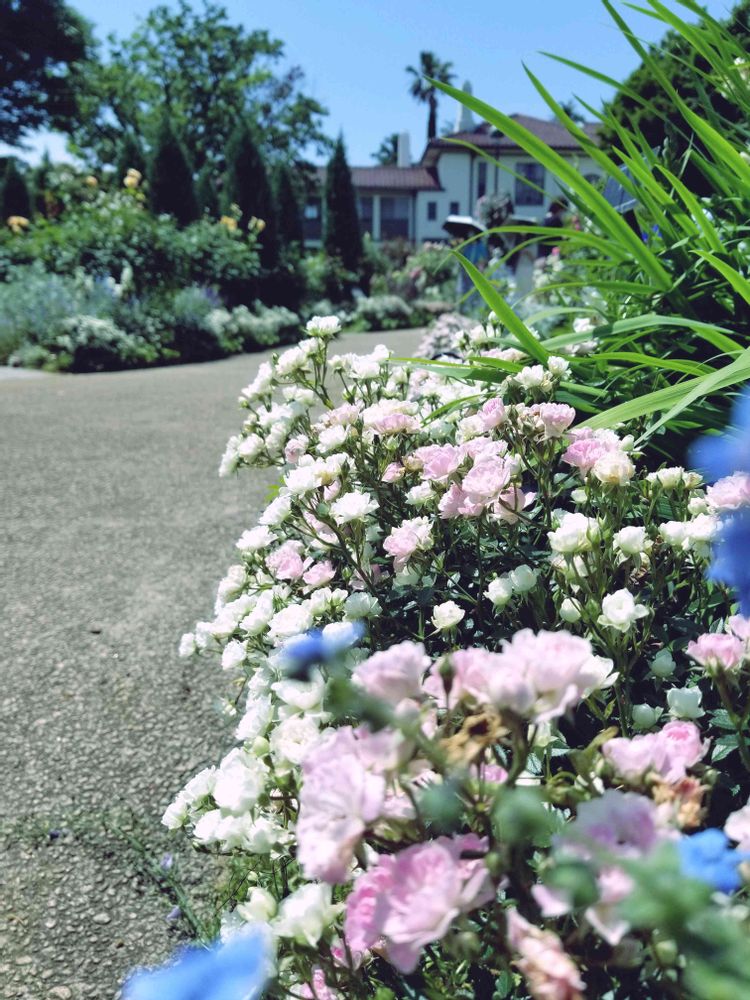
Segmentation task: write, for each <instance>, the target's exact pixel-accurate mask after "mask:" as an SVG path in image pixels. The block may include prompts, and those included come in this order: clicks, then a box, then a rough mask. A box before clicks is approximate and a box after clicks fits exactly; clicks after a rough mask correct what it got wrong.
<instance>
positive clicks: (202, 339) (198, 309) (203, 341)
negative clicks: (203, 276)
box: [170, 287, 241, 362]
mask: <svg viewBox="0 0 750 1000" xmlns="http://www.w3.org/2000/svg"><path fill="white" fill-rule="evenodd" d="M217 304H218V303H217V298H216V295H215V294H213V293H212V292H211V291H210V290H208V289H205V288H197V287H192V288H185V289H183V290H182V291H180V292H178V293H177V294H176V295H175V296H174V298H173V299H172V302H171V310H172V324H171V341H170V346H171V347H172V348H173V349H174V350H175V351H176V352H177V354H178V355H179V358H180V360H181V361H185V362H191V361H214V360H216V359H217V358H223V357H226V355H228V354H232V353H235V352H236V351H238V350H240V349H241V341H240V340H239V338H237V337H236V336H233V335H232V333H231V332H230V331H229V330H228V329H225V328H223V327H222V326H221V325H217V324H216V323H215V322H213V321H212V319H211V314H212V313H213V312H214V310H215V309H216V306H217Z"/></svg>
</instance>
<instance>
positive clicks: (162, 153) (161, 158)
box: [148, 115, 199, 226]
mask: <svg viewBox="0 0 750 1000" xmlns="http://www.w3.org/2000/svg"><path fill="white" fill-rule="evenodd" d="M148 198H149V205H150V207H151V210H152V211H153V212H154V213H155V214H156V215H162V214H163V215H173V216H174V218H175V219H176V220H177V221H178V222H179V224H180V225H181V226H185V225H187V224H188V223H189V222H194V221H195V220H196V219H197V218H198V215H199V212H198V202H197V201H196V198H195V185H194V183H193V171H192V169H191V167H190V164H189V163H188V158H187V154H186V153H185V149H184V147H183V145H182V143H181V142H180V140H179V139H178V138H177V136H176V135H175V133H174V130H173V128H172V125H171V123H170V121H169V118H167V117H166V115H165V116H164V118H162V121H161V124H160V126H159V131H158V132H157V134H156V141H155V143H154V148H153V151H152V153H151V158H150V160H149V165H148Z"/></svg>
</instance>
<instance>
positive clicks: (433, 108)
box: [427, 94, 437, 142]
mask: <svg viewBox="0 0 750 1000" xmlns="http://www.w3.org/2000/svg"><path fill="white" fill-rule="evenodd" d="M428 100H429V104H430V117H429V118H428V120H427V141H428V142H429V140H430V139H434V138H435V136H436V135H437V97H435V95H434V94H430V96H429V98H428Z"/></svg>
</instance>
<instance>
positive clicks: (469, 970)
mask: <svg viewBox="0 0 750 1000" xmlns="http://www.w3.org/2000/svg"><path fill="white" fill-rule="evenodd" d="M337 329H338V322H337V321H336V320H335V319H333V318H324V319H321V318H317V317H316V318H314V319H313V320H311V321H310V323H309V324H308V330H307V332H308V337H307V339H304V340H302V341H301V342H300V343H299V344H297V345H296V346H295V347H293V348H291V349H290V350H288V351H286V352H285V353H283V354H281V355H280V356H277V357H275V358H274V360H273V361H272V362H269V363H264V364H263V365H261V367H260V370H259V372H258V375H257V377H256V379H255V380H254V382H253V383H252V384H251V385H249V386H247V387H246V388H245V389H244V390H243V391H242V394H241V396H240V405H241V407H242V408H243V412H244V422H243V425H242V428H241V430H240V432H239V433H238V434H236V435H235V436H233V437H232V438H231V439H230V441H229V443H228V446H227V450H226V452H225V454H224V456H223V458H222V461H221V470H220V471H221V474H222V475H228V474H230V473H233V472H234V471H235V470H242V469H243V468H245V467H250V468H253V467H269V466H270V467H276V468H278V469H279V470H280V476H281V486H280V488H279V491H278V493H277V495H276V496H275V498H274V499H273V500H272V501H271V503H270V504H269V505H268V506H267V507H266V509H265V510H264V511H263V513H262V514H261V516H260V518H259V521H258V523H257V524H256V525H249V526H248V528H247V530H246V531H245V532H244V533H243V534H242V535H241V537H240V538H239V539H238V541H237V561H236V563H235V565H233V566H231V567H230V569H229V570H228V572H227V575H226V576H225V578H224V579H223V580H222V581H221V583H220V585H219V588H218V593H217V598H216V605H215V607H214V613H213V616H212V617H211V618H210V619H209V620H206V621H202V622H199V623H198V624H197V626H196V628H195V630H194V632H191V633H188V634H187V635H185V636H184V637H183V640H182V643H181V653H182V654H183V655H191V654H193V653H195V652H198V653H200V654H201V656H203V657H206V658H209V657H211V658H213V662H216V663H217V664H220V665H221V668H223V670H224V671H226V672H227V674H228V676H229V678H230V680H231V684H232V685H233V686H234V687H233V690H234V697H233V702H234V705H235V706H236V720H235V738H236V745H235V746H233V747H232V748H231V749H229V750H228V752H227V754H226V756H224V758H223V759H222V760H221V761H220V762H219V763H218V764H217V765H216V766H215V767H210V768H208V769H207V770H205V771H203V772H201V773H200V774H199V775H197V776H196V777H194V778H193V779H192V780H191V781H190V782H189V783H188V785H187V786H186V787H185V788H184V789H183V790H182V791H181V792H180V793H179V794H178V795H177V798H176V799H175V801H174V802H173V803H172V804H171V805H170V806H169V808H168V809H167V811H166V814H165V816H164V822H165V823H166V824H167V826H168V827H170V828H173V829H177V828H179V827H183V828H185V829H186V830H187V832H188V834H189V835H190V836H191V837H192V838H193V840H194V841H195V843H196V844H197V845H199V846H200V847H202V848H203V849H207V850H212V851H218V852H223V853H228V854H231V855H232V856H233V858H234V864H235V866H237V868H238V869H239V871H240V872H241V873H242V878H241V879H239V880H238V881H237V886H238V887H237V888H236V890H235V892H234V894H233V896H232V898H231V899H229V900H228V902H227V905H226V908H225V912H224V914H223V918H222V934H223V936H224V937H226V938H230V937H232V936H233V935H235V934H237V933H239V932H241V931H242V929H243V928H244V927H246V926H247V925H255V924H262V925H263V926H264V928H265V929H264V934H265V935H266V938H267V940H268V942H269V947H270V948H271V950H272V951H273V953H274V955H275V956H276V961H275V979H274V981H273V982H272V984H271V986H270V987H269V993H270V995H274V996H290V995H291V996H298V997H317V998H323V1000H329V998H333V997H362V998H365V997H373V996H377V997H379V998H381V1000H386V998H388V997H396V996H398V997H401V996H414V997H418V996H419V997H421V996H428V997H436V998H437V997H445V998H453V997H472V996H476V997H493V996H497V997H507V996H514V997H527V996H532V997H537V998H545V1000H546V998H553V1000H556V998H560V1000H574V998H576V997H583V996H584V995H585V996H591V997H595V996H597V997H604V996H613V997H614V996H617V997H640V996H645V995H648V996H650V997H656V996H678V995H697V996H704V997H718V996H728V995H729V993H727V992H711V991H710V990H711V989H713V988H714V986H713V985H710V984H714V985H715V983H716V982H719V981H720V978H721V976H724V978H725V981H726V982H729V983H730V984H734V985H733V986H732V989H734V990H735V994H736V995H739V994H737V992H736V991H737V983H744V984H745V985H747V984H748V983H750V980H748V976H749V975H750V973H748V972H747V968H748V966H747V965H746V964H744V965H743V962H744V961H745V959H746V958H747V954H748V944H747V940H746V938H745V936H744V934H745V926H746V923H747V920H748V915H749V913H748V909H747V907H746V906H745V904H744V902H743V898H742V896H739V897H737V896H735V897H733V896H732V895H731V894H732V893H733V892H735V891H736V890H738V889H739V888H740V885H741V882H742V878H741V871H740V865H741V862H742V861H743V860H744V858H745V857H750V855H746V854H745V853H742V852H744V851H745V850H746V848H747V847H748V846H750V812H749V810H750V807H747V806H745V802H744V800H745V799H746V798H747V793H748V774H747V770H746V766H747V765H750V755H749V754H748V749H747V746H746V744H745V727H746V722H747V718H748V714H747V708H746V707H744V702H745V701H746V698H745V696H744V695H743V696H740V695H739V694H738V690H739V688H741V686H742V684H743V683H744V681H743V677H744V670H745V666H746V663H747V657H748V642H749V641H750V622H748V620H746V619H744V618H741V617H739V616H732V615H731V605H730V598H729V597H728V595H727V594H726V592H725V591H723V590H722V589H721V588H719V587H717V586H714V585H711V584H709V583H707V582H706V580H705V578H704V570H705V567H706V563H707V559H708V556H709V548H710V542H711V539H712V536H713V535H714V533H715V531H716V528H717V519H718V517H719V515H721V514H723V513H724V512H726V511H728V510H732V509H734V508H735V507H737V506H738V505H741V504H742V503H745V502H746V500H747V496H748V480H747V478H746V477H745V476H744V475H737V476H730V477H728V478H725V479H724V480H722V481H721V482H720V483H719V484H717V485H716V486H713V487H710V488H708V489H706V488H704V485H703V484H702V481H701V478H700V476H698V475H697V474H695V473H691V472H688V471H686V470H684V469H682V468H666V469H663V468H658V469H656V468H653V467H649V465H648V464H647V460H646V457H645V456H643V455H642V454H641V453H639V451H638V449H637V447H636V444H635V442H634V440H633V438H632V437H631V436H630V435H629V434H628V432H627V428H623V429H622V431H621V432H620V433H615V432H613V431H593V430H591V429H589V428H588V427H586V426H585V424H582V423H581V422H580V419H579V416H578V415H577V414H576V412H575V411H574V410H573V408H572V407H571V406H569V405H568V404H567V403H566V402H565V401H564V396H565V393H564V390H563V389H561V382H564V381H566V380H567V378H569V377H570V376H569V364H568V362H567V361H566V360H565V359H564V358H561V357H551V358H550V359H549V362H548V364H547V365H546V366H541V365H535V364H529V365H526V366H525V367H521V368H520V370H519V371H518V372H517V373H515V374H512V375H507V376H505V375H504V374H503V373H500V376H499V380H498V381H497V382H496V383H495V384H493V385H491V386H489V387H487V386H479V387H477V386H476V385H473V386H467V384H466V383H464V382H461V381H459V380H457V379H455V378H447V377H444V376H443V375H435V374H433V373H432V372H431V370H430V368H429V366H424V367H420V366H418V365H417V366H413V367H406V366H401V365H394V364H391V363H390V361H389V354H388V351H387V350H386V349H385V348H384V347H376V348H375V349H374V350H373V351H372V352H371V353H369V354H367V355H364V356H355V355H335V354H333V355H332V354H331V353H329V342H330V340H331V338H332V336H333V335H334V334H335V333H336V332H337ZM480 329H481V330H483V331H484V332H483V333H482V334H481V335H479V334H474V335H472V334H470V333H469V332H467V333H466V334H465V336H466V337H467V339H468V343H467V345H466V346H467V349H468V350H470V351H471V352H472V353H477V352H481V353H484V354H485V355H488V356H489V357H495V358H500V359H505V360H508V359H510V360H519V359H520V360H523V356H522V355H521V354H520V352H519V351H518V350H517V349H516V348H515V347H508V346H504V345H503V344H502V343H498V342H497V333H496V330H495V328H494V326H492V325H490V326H488V327H485V328H480ZM492 338H494V342H493V343H491V344H489V343H488V341H489V340H491V339H492ZM557 397H562V398H557ZM738 705H742V706H743V707H741V708H739V709H738V707H737V706H738ZM705 827H709V829H704V828H705ZM721 827H724V829H725V831H726V832H725V833H723V832H722V831H721V829H719V828H721ZM696 831H699V832H696ZM730 841H731V842H735V843H739V845H740V850H739V851H738V850H734V849H733V848H731V847H730V846H729V843H730ZM707 939H708V940H710V942H711V948H712V949H713V951H712V952H711V953H709V952H710V949H709V951H707V949H706V947H705V941H706V940H707ZM712 963H713V964H712ZM727 970H729V971H727ZM717 977H719V978H717ZM743 977H744V978H743ZM722 981H723V980H722ZM707 984H709V985H707ZM644 990H645V992H644Z"/></svg>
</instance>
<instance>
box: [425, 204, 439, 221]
mask: <svg viewBox="0 0 750 1000" xmlns="http://www.w3.org/2000/svg"><path fill="white" fill-rule="evenodd" d="M435 219H437V202H436V201H428V202H427V221H428V222H434V221H435Z"/></svg>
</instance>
